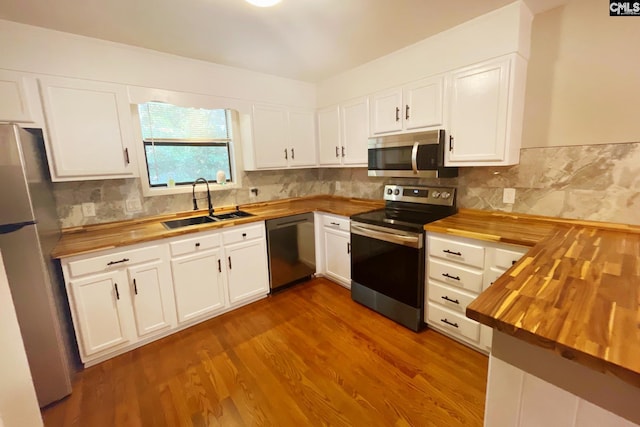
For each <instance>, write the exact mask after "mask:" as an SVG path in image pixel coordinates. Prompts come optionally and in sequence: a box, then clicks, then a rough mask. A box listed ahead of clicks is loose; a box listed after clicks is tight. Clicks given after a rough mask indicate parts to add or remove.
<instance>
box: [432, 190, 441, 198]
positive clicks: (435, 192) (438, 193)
mask: <svg viewBox="0 0 640 427" xmlns="http://www.w3.org/2000/svg"><path fill="white" fill-rule="evenodd" d="M431 197H433V198H434V199H437V198H438V197H440V192H439V191H432V192H431Z"/></svg>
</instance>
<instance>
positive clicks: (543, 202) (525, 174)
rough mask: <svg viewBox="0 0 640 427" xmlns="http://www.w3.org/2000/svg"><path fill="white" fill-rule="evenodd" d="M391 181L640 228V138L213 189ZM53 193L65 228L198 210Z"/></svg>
mask: <svg viewBox="0 0 640 427" xmlns="http://www.w3.org/2000/svg"><path fill="white" fill-rule="evenodd" d="M391 182H393V183H403V184H409V183H411V184H416V183H419V184H424V185H450V186H457V187H458V206H459V207H464V208H474V209H484V210H506V211H513V212H519V213H529V214H537V215H546V216H556V217H562V218H578V219H589V220H596V221H609V222H620V223H627V224H638V225H640V143H638V142H636V143H626V144H603V145H588V146H571V147H549V148H527V149H522V151H521V158H520V164H518V165H515V166H506V167H470V168H460V175H459V177H458V178H450V179H420V180H415V179H391V178H375V177H369V176H367V170H366V168H335V169H334V168H331V169H330V168H320V169H290V170H280V171H259V172H244V174H243V177H242V188H240V189H231V190H219V191H214V192H212V199H213V205H214V206H227V205H241V204H245V203H250V202H254V201H255V202H261V201H268V200H274V199H284V198H289V197H300V196H309V195H315V194H335V195H338V196H345V197H358V198H368V199H380V198H381V197H382V187H383V186H384V184H386V183H391ZM251 187H256V188H258V190H259V193H258V196H257V197H256V198H251V199H250V198H249V188H251ZM507 187H509V188H515V189H516V201H515V203H514V204H513V205H510V204H504V203H502V191H503V188H507ZM54 192H55V196H56V202H57V206H58V216H59V217H60V219H61V225H62V227H65V228H66V227H74V226H79V225H83V224H91V223H102V222H109V221H118V220H123V219H131V218H135V217H141V216H148V215H157V214H162V213H173V212H181V211H188V210H191V209H192V201H191V194H177V195H170V196H154V197H146V198H143V197H142V190H141V188H140V182H139V180H138V179H117V180H104V181H82V182H64V183H55V184H54ZM128 198H139V199H140V200H141V201H142V211H140V212H136V213H127V211H126V209H125V200H126V199H128ZM84 202H93V203H95V206H96V216H95V217H87V218H85V217H83V215H82V203H84ZM200 206H203V207H204V206H206V202H204V201H203V202H201V203H200Z"/></svg>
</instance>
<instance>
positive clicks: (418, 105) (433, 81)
mask: <svg viewBox="0 0 640 427" xmlns="http://www.w3.org/2000/svg"><path fill="white" fill-rule="evenodd" d="M402 99H403V100H404V111H403V126H404V129H406V130H413V129H424V128H429V127H440V126H442V125H443V124H444V121H443V114H442V111H443V105H444V79H443V78H442V77H432V78H428V79H423V80H419V81H417V82H414V83H410V84H408V85H406V86H405V87H404V88H402Z"/></svg>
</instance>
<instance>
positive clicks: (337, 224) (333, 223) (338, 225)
mask: <svg viewBox="0 0 640 427" xmlns="http://www.w3.org/2000/svg"><path fill="white" fill-rule="evenodd" d="M329 224H331V225H335V226H336V227H340V223H339V222H330V223H329Z"/></svg>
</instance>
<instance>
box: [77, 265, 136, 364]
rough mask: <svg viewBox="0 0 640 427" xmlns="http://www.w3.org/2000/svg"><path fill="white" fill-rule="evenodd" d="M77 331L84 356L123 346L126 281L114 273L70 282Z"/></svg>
mask: <svg viewBox="0 0 640 427" xmlns="http://www.w3.org/2000/svg"><path fill="white" fill-rule="evenodd" d="M71 291H72V295H73V301H74V305H75V310H74V311H75V313H76V316H77V318H76V325H75V326H76V327H77V328H78V329H80V338H81V340H80V341H81V342H80V345H81V347H82V350H83V353H84V355H85V356H89V355H92V354H94V353H98V352H100V351H103V350H106V349H109V348H112V347H116V346H119V345H120V344H123V343H126V342H127V341H128V339H127V333H126V329H125V324H126V320H125V319H126V316H125V315H124V313H122V312H123V311H125V310H126V309H127V304H128V301H129V295H128V292H129V290H128V286H127V278H126V275H125V274H124V272H122V271H113V272H109V273H104V274H99V275H95V276H90V277H86V278H84V279H78V280H74V281H72V282H71Z"/></svg>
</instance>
